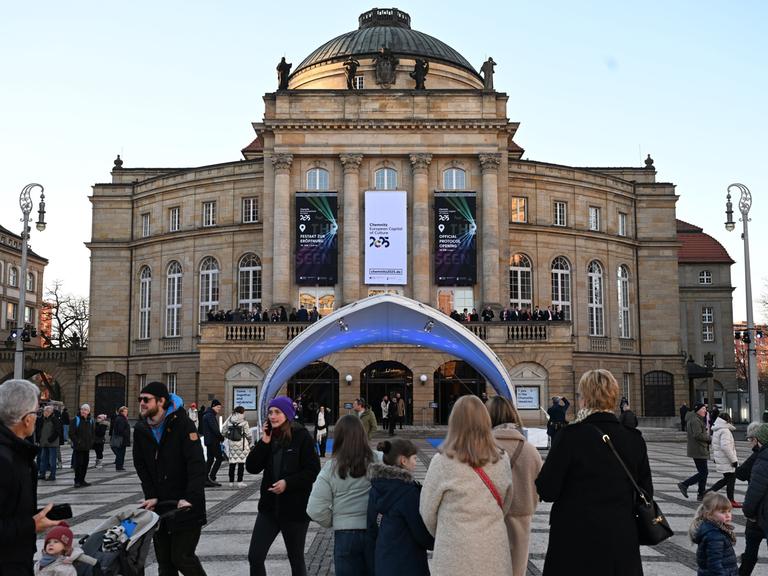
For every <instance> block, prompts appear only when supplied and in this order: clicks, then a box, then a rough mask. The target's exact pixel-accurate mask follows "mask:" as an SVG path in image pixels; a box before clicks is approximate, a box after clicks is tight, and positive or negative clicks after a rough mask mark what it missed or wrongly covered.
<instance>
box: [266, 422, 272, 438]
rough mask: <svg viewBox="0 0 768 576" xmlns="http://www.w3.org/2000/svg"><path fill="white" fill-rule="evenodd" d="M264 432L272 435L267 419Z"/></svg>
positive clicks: (270, 424)
mask: <svg viewBox="0 0 768 576" xmlns="http://www.w3.org/2000/svg"><path fill="white" fill-rule="evenodd" d="M264 434H266V435H267V436H272V423H271V422H270V421H269V420H267V424H266V426H265V428H264Z"/></svg>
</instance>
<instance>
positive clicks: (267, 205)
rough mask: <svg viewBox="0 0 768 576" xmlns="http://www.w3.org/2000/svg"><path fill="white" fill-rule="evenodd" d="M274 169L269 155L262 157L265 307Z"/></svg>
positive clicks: (269, 274) (268, 296)
mask: <svg viewBox="0 0 768 576" xmlns="http://www.w3.org/2000/svg"><path fill="white" fill-rule="evenodd" d="M274 200H275V170H274V167H273V166H272V162H271V157H267V158H265V159H264V196H263V201H262V205H261V206H260V212H261V216H260V220H261V222H262V230H263V242H264V244H263V246H264V248H263V250H262V252H263V253H262V258H261V263H262V266H261V307H262V309H265V308H266V307H267V306H269V305H270V304H271V303H272V264H273V262H274V260H275V257H274V255H275V252H274V246H273V244H272V236H273V234H272V233H273V232H274V230H273V229H272V223H271V222H270V219H271V218H272V217H273V215H274Z"/></svg>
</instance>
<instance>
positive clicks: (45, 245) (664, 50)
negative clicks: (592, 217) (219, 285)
mask: <svg viewBox="0 0 768 576" xmlns="http://www.w3.org/2000/svg"><path fill="white" fill-rule="evenodd" d="M767 6H768V4H766V3H765V2H761V1H759V0H753V1H734V2H713V1H706V0H700V1H695V2H694V1H675V2H669V1H667V2H660V1H655V0H651V1H646V2H641V3H636V2H616V1H615V0H614V1H605V2H572V1H566V0H559V1H548V2H543V1H532V0H531V1H519V0H518V1H509V2H486V3H482V2H476V3H468V2H455V1H440V2H437V1H419V2H416V1H413V0H411V1H402V2H400V3H399V4H397V7H398V8H400V9H402V10H405V11H406V12H408V13H409V14H410V15H411V24H412V26H413V28H415V29H417V30H420V31H422V32H425V33H427V34H430V35H432V36H435V37H437V38H439V39H441V40H443V41H444V42H446V43H447V44H449V45H450V46H452V47H453V48H455V49H456V50H458V51H459V52H460V53H461V54H463V55H464V56H465V57H466V58H467V59H468V60H469V61H470V62H472V63H473V64H474V65H475V66H476V67H477V68H479V67H480V65H481V63H482V62H483V61H484V60H485V59H486V58H487V57H488V56H492V57H493V59H494V60H495V61H496V62H497V63H498V66H497V67H496V76H495V78H494V83H495V86H496V89H497V90H499V91H503V92H506V93H507V94H508V95H509V104H508V115H509V117H510V120H512V121H516V122H520V123H521V126H520V129H519V131H518V133H517V137H516V141H517V142H518V143H519V144H520V145H521V146H522V147H523V148H525V149H526V154H525V158H528V159H532V160H541V161H546V162H553V163H558V164H566V165H573V166H642V165H643V159H644V158H645V155H646V154H648V153H650V154H651V155H652V157H653V158H654V160H655V164H656V168H657V170H658V176H657V178H658V180H659V181H665V182H673V183H675V184H676V185H677V194H678V195H679V196H680V200H679V201H678V204H677V214H678V218H680V219H682V220H686V221H688V222H692V223H695V224H697V225H699V226H702V227H703V228H704V231H705V232H707V233H708V234H710V235H712V236H714V237H715V238H717V239H718V240H719V241H720V242H721V243H722V244H723V245H724V246H725V247H726V249H727V250H728V252H729V253H730V255H731V257H732V258H733V259H734V260H736V261H737V264H736V265H735V266H733V268H732V277H733V284H734V286H736V292H735V293H734V317H735V319H736V320H741V319H744V318H745V317H746V313H745V306H746V304H745V293H744V268H743V261H744V255H743V243H742V242H741V240H740V234H739V231H740V230H741V224H738V227H737V231H736V232H731V233H728V232H726V231H725V229H724V227H723V222H724V221H725V214H724V210H725V194H726V187H727V186H728V184H731V183H733V182H742V183H744V184H746V185H747V186H748V187H749V188H750V189H751V191H752V195H753V199H754V204H753V208H752V211H751V213H750V215H751V218H752V224H751V226H752V227H751V229H750V245H751V248H752V278H753V282H752V283H753V293H754V294H753V296H754V300H755V313H756V317H757V319H765V316H764V314H763V313H762V310H761V309H760V306H759V304H758V302H757V301H758V300H759V299H760V296H761V293H762V292H763V291H764V289H763V285H764V282H765V280H766V278H768V261H767V260H766V258H765V257H764V251H765V244H766V237H767V234H766V227H768V197H766V194H765V192H766V190H768V177H767V176H766V170H765V166H766V159H765V157H766V152H767V150H766V146H765V135H766V134H767V133H768V115H767V114H766V99H767V98H768V81H767V77H768V68H767V67H766V60H768V39H767V36H766V34H765V24H766V22H767V21H768V20H767V18H766V17H767V16H768V7H767ZM372 7H373V4H371V3H367V2H350V1H346V2H338V1H334V2H323V3H319V2H309V1H304V0H302V1H293V2H285V3H269V4H267V3H261V2H254V1H251V2H246V1H240V0H233V1H226V2H225V1H221V2H213V1H201V0H189V1H184V2H182V1H180V0H164V1H162V2H148V1H144V0H138V1H135V2H130V3H125V2H121V3H117V2H104V1H103V0H99V1H95V0H79V1H76V2H58V1H57V2H54V1H51V0H42V1H39V2H12V3H7V5H6V6H4V9H3V16H2V18H1V19H0V55H2V56H0V59H1V60H0V61H2V69H1V70H2V72H0V74H1V76H0V224H2V225H3V226H5V227H6V228H9V229H11V230H13V231H15V232H19V231H20V230H21V225H20V223H19V219H20V218H21V210H20V209H19V207H18V195H19V192H20V191H21V189H22V188H23V187H24V185H25V184H27V183H29V182H39V183H41V184H43V185H44V186H45V189H46V195H47V205H48V221H49V226H48V229H47V230H46V231H45V232H43V233H38V232H37V231H35V230H34V227H33V233H32V239H31V245H32V247H33V249H34V250H36V251H37V252H39V253H40V254H42V255H44V256H46V257H47V258H49V260H50V264H49V266H48V268H47V271H46V283H47V284H50V282H52V281H53V280H54V279H61V280H63V281H64V288H65V291H68V292H73V293H77V294H82V295H87V294H88V291H89V252H88V250H87V249H86V248H85V246H84V243H85V242H87V241H88V239H89V237H90V220H91V207H90V202H89V201H88V196H89V195H90V193H91V188H90V187H91V185H93V184H94V183H97V182H108V181H109V179H110V175H109V172H110V170H111V168H112V161H113V160H114V158H115V156H116V155H117V154H120V155H121V156H122V158H123V160H124V162H125V167H145V166H148V167H156V166H162V167H185V166H190V167H191V166H198V165H206V164H214V163H218V162H227V161H232V160H239V159H241V158H242V156H241V155H240V149H241V148H243V147H244V146H246V145H247V144H248V143H249V142H250V141H251V140H252V138H253V136H254V133H253V130H252V128H251V124H250V123H251V122H254V121H260V120H261V119H262V116H263V109H264V108H263V101H262V95H263V94H264V93H265V92H271V91H274V90H275V88H276V75H275V66H276V64H277V62H278V60H279V59H280V57H281V56H283V55H285V56H286V58H287V59H288V61H289V62H292V63H293V64H294V67H296V66H297V65H298V64H299V62H301V60H302V59H303V58H304V57H305V56H307V55H308V54H309V53H310V52H311V51H312V50H313V49H314V48H316V47H317V46H319V45H320V44H322V43H324V42H325V41H327V40H330V39H331V38H333V37H335V36H337V35H339V34H342V33H344V32H347V31H349V30H352V29H355V28H357V17H358V16H359V14H360V13H362V12H364V11H366V10H368V9H370V8H372ZM380 7H382V6H381V5H380ZM35 202H36V203H37V199H36V200H35ZM737 203H738V202H735V204H737ZM35 210H36V207H35ZM737 215H738V212H737Z"/></svg>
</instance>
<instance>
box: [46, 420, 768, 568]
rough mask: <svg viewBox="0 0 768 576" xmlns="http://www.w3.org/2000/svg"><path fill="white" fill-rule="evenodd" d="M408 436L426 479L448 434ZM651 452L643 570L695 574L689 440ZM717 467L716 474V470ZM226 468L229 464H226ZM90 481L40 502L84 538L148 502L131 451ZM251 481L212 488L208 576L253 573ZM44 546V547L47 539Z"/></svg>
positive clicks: (320, 560)
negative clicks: (660, 519)
mask: <svg viewBox="0 0 768 576" xmlns="http://www.w3.org/2000/svg"><path fill="white" fill-rule="evenodd" d="M405 432H406V433H407V434H408V436H409V437H412V438H413V439H414V440H415V441H416V442H417V444H418V446H419V450H420V452H419V456H420V460H419V467H418V469H417V471H416V476H417V478H419V479H423V478H424V475H425V474H426V470H427V467H428V465H429V461H430V459H431V457H432V456H433V455H434V454H435V448H434V447H433V446H432V445H431V444H430V443H429V442H428V441H427V438H435V437H438V438H439V437H441V436H442V435H444V433H445V430H444V429H439V428H438V429H416V430H407V431H405ZM653 436H654V434H652V433H651V434H649V437H653ZM739 436H743V435H739ZM736 444H737V450H738V453H739V461H743V460H745V459H746V458H747V456H748V455H749V447H748V445H747V443H746V442H745V441H743V440H737V443H736ZM129 452H130V451H129ZM648 452H649V456H650V460H651V469H652V471H653V483H654V488H655V491H656V499H657V500H658V502H659V504H660V505H661V506H662V509H663V511H664V512H665V514H666V515H667V517H668V519H669V522H670V524H671V526H672V528H673V529H674V530H675V536H674V537H673V538H672V539H671V540H668V541H666V542H664V543H662V544H660V545H659V546H656V547H652V548H651V547H643V548H642V551H641V554H642V558H643V569H644V572H645V574H646V575H647V576H654V575H664V576H673V575H674V576H677V575H688V574H695V573H696V560H695V547H694V545H693V544H692V543H691V542H690V540H689V539H688V536H687V531H688V526H689V524H690V521H691V519H692V517H693V514H694V511H695V510H696V506H697V503H696V501H695V499H690V500H686V499H684V498H683V497H682V496H681V495H680V492H679V491H678V489H677V487H676V484H677V482H679V481H680V480H682V479H684V478H687V477H688V476H690V474H691V473H692V472H693V469H694V468H693V464H692V461H691V460H690V459H689V458H687V457H686V455H685V443H684V442H662V441H654V440H651V441H649V443H648ZM542 456H545V457H546V450H544V451H543V452H542ZM63 459H64V462H68V461H69V449H68V448H66V449H65V450H64V454H63ZM110 461H111V458H110V457H107V458H106V459H105V462H110ZM711 468H712V469H713V468H714V466H711ZM225 470H226V465H225V466H224V471H225ZM225 477H226V474H222V473H221V472H220V473H219V480H220V481H222V482H224V480H225V479H226V478H225ZM87 479H88V481H90V482H92V485H91V486H90V487H87V488H84V489H79V490H75V489H74V488H73V487H72V472H71V471H70V470H69V469H68V468H67V469H65V470H63V471H61V472H60V473H59V474H58V477H57V480H56V481H55V482H52V483H48V482H41V483H40V485H39V488H38V497H39V500H40V503H41V505H42V504H43V503H47V502H56V503H64V502H68V503H70V504H71V505H72V509H73V511H74V513H75V517H74V518H73V519H72V522H71V523H72V525H73V531H74V532H75V534H76V536H77V537H78V538H79V537H80V536H82V535H84V534H86V533H89V532H90V531H91V530H93V529H94V528H95V527H96V526H98V525H99V524H100V523H101V522H102V521H103V520H104V519H106V518H108V517H109V516H111V515H112V514H114V513H115V512H116V511H118V510H120V509H124V508H131V507H133V506H135V505H136V503H137V502H139V501H140V500H141V498H142V495H141V487H140V485H139V481H138V478H137V476H136V474H135V473H134V472H133V465H132V462H131V459H130V453H129V457H128V461H127V463H126V472H117V473H116V472H115V471H114V469H112V468H110V467H109V466H106V467H105V468H104V469H102V470H96V469H94V468H91V469H89V471H88V477H87ZM718 479H720V475H719V474H717V473H714V472H712V471H710V478H709V481H708V484H712V483H714V482H715V481H716V480H718ZM245 481H246V482H247V483H248V487H247V488H243V489H229V488H227V484H226V483H225V482H224V485H223V487H222V488H216V489H208V490H207V491H206V499H207V507H208V524H207V525H206V526H205V527H204V529H203V532H202V536H201V538H200V544H199V545H198V548H197V551H198V555H199V556H200V558H201V560H202V562H203V566H204V567H205V569H206V571H207V573H208V574H210V575H216V576H230V575H231V576H235V575H245V574H248V559H247V553H248V543H249V541H250V537H251V529H252V528H253V523H254V520H255V517H256V511H257V506H258V500H259V483H260V481H261V475H257V476H252V475H246V478H245ZM745 490H746V484H744V483H742V482H737V484H736V499H737V500H739V501H741V500H743V498H744V492H745ZM549 510H550V505H549V504H546V503H542V504H540V506H539V508H538V510H537V512H536V516H535V518H534V520H533V530H532V531H533V534H532V538H531V549H530V561H529V564H528V574H529V575H537V574H541V569H542V567H543V565H544V555H545V553H546V550H547V541H548V523H549ZM733 522H734V524H735V526H736V533H737V536H738V540H737V543H736V553H737V555H738V554H741V552H742V551H743V549H744V538H743V535H744V526H745V519H744V516H743V514H742V512H741V510H734V519H733ZM38 543H39V545H42V539H41V540H39V542H38ZM305 551H306V558H307V567H308V571H309V574H311V575H313V576H326V575H329V574H333V573H334V571H333V531H332V530H326V529H324V528H320V527H319V526H318V525H317V524H315V523H311V524H310V528H309V532H308V534H307V543H306V549H305ZM584 552H585V553H590V554H592V553H599V551H592V550H585V551H584ZM764 553H765V548H764V547H763V548H761V559H760V563H759V564H758V565H757V567H756V568H755V571H754V572H753V574H755V575H756V576H759V575H761V574H762V575H765V574H768V560H767V559H766V557H765V556H762V554H764ZM574 562H575V564H574V569H575V568H576V566H577V560H576V559H574ZM147 567H148V570H147V574H148V575H150V576H154V575H155V574H157V565H156V564H155V563H154V556H153V554H150V558H149V560H148V564H147ZM267 572H268V574H270V575H274V576H277V575H285V574H290V567H289V565H288V560H287V557H286V555H285V547H284V545H283V542H282V539H281V537H278V539H277V540H276V541H275V543H274V545H273V546H272V549H271V551H270V555H269V557H268V560H267ZM577 573H578V571H576V570H575V571H574V574H577Z"/></svg>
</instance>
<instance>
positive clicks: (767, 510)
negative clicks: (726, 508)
mask: <svg viewBox="0 0 768 576" xmlns="http://www.w3.org/2000/svg"><path fill="white" fill-rule="evenodd" d="M754 438H755V440H756V441H757V447H758V453H757V457H756V458H755V462H754V464H753V465H752V474H751V475H750V477H749V486H748V487H747V494H746V496H744V506H743V508H742V512H744V516H746V517H747V519H749V520H751V521H752V522H757V524H758V526H760V528H761V529H762V531H763V534H765V535H766V536H768V498H767V497H766V496H767V495H768V450H767V449H766V447H768V424H760V426H758V427H757V429H756V430H755V431H754Z"/></svg>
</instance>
